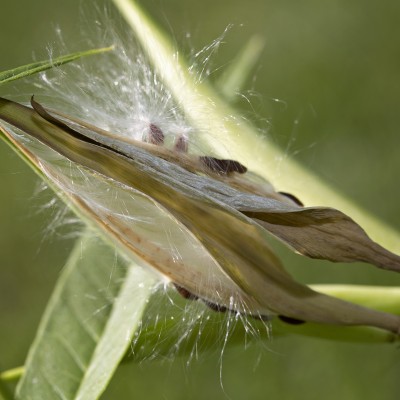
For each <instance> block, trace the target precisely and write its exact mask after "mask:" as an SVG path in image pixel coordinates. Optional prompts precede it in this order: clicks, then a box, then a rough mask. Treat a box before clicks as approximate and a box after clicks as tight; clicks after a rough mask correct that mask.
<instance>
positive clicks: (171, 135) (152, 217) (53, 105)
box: [18, 13, 270, 362]
mask: <svg viewBox="0 0 400 400" xmlns="http://www.w3.org/2000/svg"><path fill="white" fill-rule="evenodd" d="M109 16H110V15H109V13H108V14H107V18H108V17H109ZM119 24H121V22H120V21H119V22H117V25H119ZM120 30H121V29H120V28H119V29H118V32H117V30H116V29H114V28H111V27H110V22H109V21H108V20H107V22H104V20H100V19H99V20H96V21H94V29H93V32H91V33H90V36H89V37H88V39H87V45H86V47H87V48H91V47H101V46H104V45H110V44H113V45H114V50H113V51H112V52H110V53H106V54H103V55H101V56H98V57H94V58H87V59H84V60H80V61H79V60H78V61H77V62H74V63H71V64H69V65H66V66H64V67H61V68H55V69H53V70H50V71H46V72H44V73H41V74H40V78H39V80H35V82H34V93H35V95H36V98H38V99H40V102H41V103H43V105H45V106H46V107H47V108H49V109H55V110H60V111H62V112H63V113H65V114H69V115H71V116H73V117H76V118H78V119H81V120H83V121H86V122H88V123H90V124H93V125H95V126H97V127H99V128H101V129H104V130H106V131H110V132H113V133H117V134H118V135H121V137H126V138H128V139H135V140H140V141H143V142H146V143H149V144H152V145H156V146H160V147H165V148H168V149H171V150H174V151H175V152H176V153H177V154H182V155H186V154H191V153H192V152H194V153H195V154H201V149H200V148H199V147H198V145H197V141H196V140H195V139H194V136H195V135H197V134H201V132H199V130H198V129H194V128H193V127H192V126H191V125H190V123H188V121H187V120H186V118H185V116H184V114H183V113H182V112H181V110H180V107H179V104H178V103H177V102H176V101H175V100H174V99H173V97H172V95H171V93H170V92H169V91H168V89H167V88H166V87H165V86H164V85H163V83H162V81H161V79H160V78H159V76H158V75H157V74H156V73H155V72H154V70H153V69H152V68H151V66H150V64H149V62H148V60H147V59H146V56H145V55H144V54H143V52H142V51H141V49H140V46H138V45H137V43H135V41H134V39H132V38H130V37H127V35H121V34H120ZM58 34H59V41H60V50H58V51H57V53H58V52H59V53H60V54H62V53H68V52H71V51H72V50H75V49H69V48H68V46H67V45H66V44H65V43H64V41H63V40H62V37H61V33H60V30H58ZM222 39H223V36H221V37H220V38H218V40H216V41H214V42H213V43H212V44H211V45H210V46H207V47H206V48H205V49H203V50H202V51H200V52H198V53H197V56H199V57H200V56H201V57H202V59H203V60H204V61H201V62H202V63H203V64H202V65H203V68H201V72H200V75H199V76H198V78H197V79H198V80H199V81H201V80H203V79H205V75H207V74H208V73H209V72H207V65H208V63H209V55H211V54H212V53H213V52H214V51H215V50H216V49H217V48H218V46H219V45H220V44H221V42H222ZM51 54H53V55H56V54H55V51H52V53H51ZM190 70H191V73H192V74H194V73H195V69H194V68H193V67H191V68H190ZM18 137H19V140H21V141H23V142H24V144H25V145H27V146H28V147H29V148H30V149H31V150H32V152H33V153H34V154H36V155H37V156H38V158H39V159H40V164H41V168H42V170H43V172H44V173H45V174H46V175H47V176H49V177H51V179H52V180H53V181H54V182H55V183H56V185H57V186H58V188H59V190H60V191H65V192H67V193H69V194H72V195H74V196H76V197H79V198H81V199H84V201H85V202H87V204H90V207H91V209H92V210H93V211H94V212H96V213H97V215H99V219H103V220H107V219H108V220H109V219H110V218H119V219H121V220H124V221H125V222H126V223H130V224H134V226H135V229H136V232H138V236H140V235H142V236H143V237H144V238H146V239H148V238H151V242H152V243H153V245H154V246H155V247H154V248H155V249H157V248H159V249H162V250H163V251H164V252H166V253H169V254H171V257H172V259H174V260H175V262H180V261H182V260H184V259H185V260H190V263H191V265H192V266H193V269H194V270H196V269H200V268H201V269H203V270H204V269H205V270H207V271H209V281H206V282H199V285H200V286H201V285H205V286H208V285H210V284H211V282H219V281H221V282H222V281H223V280H224V279H225V275H224V273H223V272H222V271H220V269H219V268H218V267H216V264H215V261H214V260H213V259H212V257H211V256H210V255H209V254H208V253H206V252H205V251H204V249H203V247H202V246H201V245H200V244H199V243H198V242H197V240H195V239H194V238H193V237H191V236H190V235H189V236H188V235H187V231H186V230H184V229H182V227H181V226H179V225H176V224H174V221H173V220H171V218H170V216H169V215H167V214H166V213H165V211H164V210H162V209H160V208H159V207H157V206H154V204H151V203H150V202H149V201H148V199H146V198H145V196H143V194H141V193H140V192H138V191H136V190H134V189H132V188H129V189H128V188H126V187H121V185H120V184H117V183H116V182H113V181H112V180H109V179H104V178H101V179H92V177H91V176H90V175H88V172H87V170H86V169H85V168H83V167H81V166H79V165H76V164H73V163H71V162H70V161H68V160H66V159H65V158H63V157H62V156H60V155H59V154H57V153H56V152H55V151H52V150H50V149H49V148H47V147H46V146H44V145H42V144H40V143H38V142H37V141H35V140H32V139H31V138H28V137H27V136H24V135H19V136H18ZM193 142H196V144H194V143H193ZM199 160H200V163H202V164H203V165H204V167H205V168H208V169H210V170H211V171H213V172H216V173H217V174H224V173H231V172H234V173H244V172H246V168H245V166H243V165H242V164H240V163H238V162H237V161H235V160H219V159H216V158H215V157H212V156H209V155H207V154H204V153H203V155H201V156H199ZM57 223H59V222H57ZM142 264H146V262H143V261H142ZM111 268H112V266H110V269H111ZM219 274H220V276H219ZM216 287H218V283H217V284H216ZM234 287H235V285H233V286H232V288H234ZM156 291H157V293H158V294H156V295H155V296H154V298H153V299H152V301H151V304H150V306H149V310H148V312H146V314H145V316H144V319H143V321H142V324H141V328H140V330H139V331H138V332H137V333H136V334H135V338H134V340H133V342H132V354H133V356H134V357H136V358H138V359H149V358H150V359H152V358H158V357H160V356H161V357H167V358H171V356H174V355H176V354H181V353H184V354H186V355H189V357H188V361H189V362H190V361H191V360H193V359H196V358H197V357H198V356H199V354H200V353H201V348H199V346H200V344H201V343H202V337H203V336H204V335H205V336H206V337H207V335H208V333H207V329H209V328H210V326H211V327H212V329H213V330H215V329H216V324H217V323H216V322H215V321H217V322H218V325H217V326H218V328H217V330H218V332H219V333H218V334H217V335H216V337H217V338H218V340H216V342H215V343H216V346H215V348H217V349H219V351H221V349H224V348H225V346H226V344H227V343H228V342H229V337H230V335H231V333H232V332H233V331H234V330H235V329H242V330H244V333H245V334H244V337H245V341H246V342H247V341H250V339H253V338H259V337H260V336H262V337H268V336H269V333H270V332H269V323H268V321H267V317H266V316H265V315H254V316H253V315H250V313H249V312H246V311H247V305H246V303H242V304H238V302H239V301H240V302H241V300H239V298H238V297H236V296H235V293H234V292H232V296H231V300H230V306H229V307H225V306H220V305H219V304H218V302H217V301H209V300H207V299H202V298H199V297H198V296H195V295H193V294H192V293H191V292H190V291H188V290H187V289H186V288H184V287H179V286H177V285H175V284H174V282H173V281H171V280H170V279H168V278H166V277H165V276H162V275H159V280H158V284H157V287H156ZM216 298H218V294H217V295H216ZM132 307H134V305H132ZM236 310H241V311H240V312H239V311H236ZM160 321H162V323H161V324H160ZM171 321H173V323H174V328H173V332H174V335H173V338H174V342H173V343H172V344H171V346H170V348H169V350H168V351H167V352H166V351H165V348H164V346H161V345H160V349H161V350H160V349H159V348H158V347H157V346H153V348H152V349H149V348H148V347H146V343H143V342H141V340H142V338H143V337H144V338H145V337H146V332H147V331H149V332H151V331H152V329H153V327H154V326H157V327H158V328H160V327H161V331H160V332H159V334H160V341H163V340H165V339H163V338H162V335H163V334H166V335H168V334H171V333H168V332H170V324H171ZM238 325H239V326H240V327H239V328H238ZM152 345H154V342H153V343H152ZM185 346H186V347H187V346H190V349H189V350H188V349H187V348H186V349H184V350H182V347H185Z"/></svg>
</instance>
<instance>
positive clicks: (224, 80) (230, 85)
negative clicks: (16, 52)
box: [217, 35, 265, 102]
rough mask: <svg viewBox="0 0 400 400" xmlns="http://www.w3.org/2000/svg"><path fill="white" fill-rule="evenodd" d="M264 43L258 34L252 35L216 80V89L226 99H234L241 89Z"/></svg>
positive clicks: (230, 100)
mask: <svg viewBox="0 0 400 400" xmlns="http://www.w3.org/2000/svg"><path fill="white" fill-rule="evenodd" d="M264 44H265V43H264V39H263V38H262V37H261V36H260V35H254V36H252V37H251V38H250V39H249V41H248V42H247V43H246V45H245V46H244V47H243V49H241V50H240V52H239V54H238V55H237V56H236V57H235V59H234V60H233V61H232V63H231V64H230V65H229V67H228V68H227V69H226V70H225V72H224V74H223V75H222V77H221V79H220V80H219V81H218V82H217V87H218V89H219V90H220V91H221V94H222V96H224V98H225V99H226V100H227V101H229V102H232V101H233V100H235V98H236V97H237V95H238V94H239V92H240V90H242V88H243V86H244V84H245V82H246V81H247V80H248V79H249V76H250V74H251V73H252V72H253V69H254V67H255V65H256V63H257V61H258V60H259V58H260V55H261V52H262V50H263V48H264Z"/></svg>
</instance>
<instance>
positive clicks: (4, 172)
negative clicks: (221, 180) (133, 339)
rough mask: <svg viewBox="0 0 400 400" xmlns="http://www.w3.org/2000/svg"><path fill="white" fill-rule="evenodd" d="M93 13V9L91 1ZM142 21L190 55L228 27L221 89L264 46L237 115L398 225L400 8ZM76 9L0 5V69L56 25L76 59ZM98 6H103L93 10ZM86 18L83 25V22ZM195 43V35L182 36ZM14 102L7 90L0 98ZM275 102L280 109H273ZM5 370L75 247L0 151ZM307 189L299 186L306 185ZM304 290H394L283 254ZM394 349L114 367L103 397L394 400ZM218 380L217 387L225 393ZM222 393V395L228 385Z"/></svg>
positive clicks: (44, 39) (233, 354) (199, 14)
mask: <svg viewBox="0 0 400 400" xmlns="http://www.w3.org/2000/svg"><path fill="white" fill-rule="evenodd" d="M96 3H97V4H100V3H101V2H96ZM143 4H144V5H145V8H146V9H147V10H148V12H149V13H150V14H151V15H152V16H154V18H155V19H156V20H157V21H158V22H159V23H160V25H161V26H163V27H164V29H165V30H166V31H167V32H169V33H170V34H171V35H172V36H173V37H174V40H175V41H176V42H177V44H179V46H180V47H181V48H183V49H184V51H186V53H187V54H190V52H191V51H195V50H199V49H201V48H202V47H203V46H205V45H206V44H208V43H210V42H211V41H212V40H214V39H215V38H216V37H218V36H219V35H220V34H221V33H222V31H223V30H224V29H225V27H226V26H227V25H228V24H234V25H233V28H232V29H231V30H230V32H229V33H228V35H227V36H226V38H225V40H224V44H223V46H222V47H221V48H220V50H219V52H218V54H217V55H216V56H215V57H214V58H213V61H212V65H211V69H212V70H214V71H215V72H214V73H213V74H212V75H211V77H210V79H211V80H217V79H218V77H219V76H220V75H221V73H222V72H223V70H224V68H226V67H227V65H229V63H230V62H231V61H232V60H233V58H234V57H235V54H236V53H237V52H238V50H239V49H241V47H242V46H243V45H244V44H245V43H246V41H247V40H248V39H249V38H250V37H251V36H252V35H253V34H259V35H261V36H262V37H263V38H264V39H265V42H266V44H265V49H264V52H263V54H262V56H261V58H260V60H259V63H258V65H257V67H256V69H255V72H254V74H253V75H252V76H251V79H249V81H248V82H247V84H246V87H245V90H244V94H246V96H247V97H248V98H250V104H249V103H248V102H247V101H243V100H242V101H239V102H238V107H240V108H241V109H242V112H243V113H244V114H245V115H246V116H247V117H248V118H249V119H250V120H252V121H254V123H255V124H256V125H257V126H259V127H260V128H261V129H263V130H264V131H267V132H268V135H269V136H270V138H271V139H272V140H273V141H275V142H277V143H279V144H280V145H281V146H282V147H283V148H285V149H286V152H287V155H288V156H293V157H295V158H297V159H298V160H300V161H301V162H302V163H303V164H305V165H306V166H308V167H309V168H310V169H312V170H314V171H315V172H316V173H317V174H319V175H320V176H322V177H323V178H324V179H325V180H326V181H327V182H329V183H331V184H332V185H334V186H335V187H337V188H338V190H339V191H342V192H343V193H345V194H346V195H347V196H348V197H350V198H351V199H354V200H355V201H356V202H357V203H359V204H360V205H361V206H362V207H365V208H366V209H368V210H370V211H371V212H372V213H374V214H376V215H377V216H378V217H380V218H381V219H383V220H384V221H387V222H388V223H390V224H391V225H393V226H394V227H397V228H398V229H400V212H399V209H400V206H399V200H400V190H399V185H398V183H399V178H398V173H399V170H400V157H399V155H398V151H399V145H400V136H399V120H400V112H399V99H400V24H399V21H400V2H398V1H395V0H393V1H389V0H384V1H381V2H378V1H361V0H353V1H344V0H341V1H339V0H334V1H330V2H320V1H317V0H305V1H301V2H298V1H294V0H293V1H289V0H288V1H280V2H278V1H272V0H254V1H249V2H244V1H243V0H241V1H239V0H229V1H228V0H220V1H218V2H216V1H215V0H214V1H210V0H203V1H202V2H199V1H194V0H186V1H182V0H181V1H178V0H168V1H162V0H151V1H146V2H143ZM80 5H81V2H80V1H78V0H69V1H68V2H66V1H60V0H52V1H50V0H36V1H35V2H32V1H29V0H19V1H15V0H2V1H1V6H2V7H1V9H2V11H1V13H0V26H1V33H2V34H1V35H0V51H1V53H0V54H1V58H0V70H5V69H8V68H11V67H14V66H18V65H21V64H24V63H28V62H30V61H32V55H33V54H35V55H36V56H37V58H39V59H41V58H45V57H46V54H47V51H46V46H48V45H51V46H54V47H55V48H57V41H58V38H57V37H56V35H55V27H56V26H60V27H61V30H62V32H63V38H64V40H65V42H66V43H67V44H68V43H74V45H73V46H71V47H73V48H74V49H78V48H82V49H84V48H86V46H85V43H84V40H83V39H82V37H81V36H80V35H79V25H80V22H79V21H80V16H81V12H80ZM100 7H101V6H100ZM86 17H88V18H89V19H90V16H88V15H86ZM188 34H190V38H189V35H188ZM13 93H14V87H13V85H8V86H4V87H2V88H1V93H0V94H1V95H2V96H5V97H7V95H12V94H13ZM277 99H278V100H279V101H277ZM0 183H1V196H0V263H1V264H0V338H1V340H0V369H1V370H4V369H8V368H11V367H14V366H18V365H21V364H22V363H23V362H24V358H25V356H26V353H27V350H28V348H29V345H30V342H31V341H32V339H33V336H34V333H35V329H36V327H37V324H38V322H39V319H40V316H41V313H42V312H43V309H44V307H45V305H46V302H47V300H48V298H49V295H50V293H51V291H52V288H53V286H54V283H55V281H56V280H57V277H58V274H59V273H60V270H61V269H62V266H63V262H64V260H65V258H66V257H67V255H68V253H69V250H70V248H71V246H72V244H73V241H72V239H68V238H66V237H65V236H64V235H63V234H62V232H60V234H55V235H51V234H48V235H45V234H44V232H45V231H46V228H47V227H48V225H49V224H51V222H52V221H53V220H54V218H55V216H56V214H57V211H58V208H57V207H51V208H49V209H48V210H46V211H42V210H41V206H42V205H43V204H44V203H45V202H46V199H47V200H48V198H43V196H42V195H37V196H36V195H35V189H36V188H37V187H38V181H37V179H36V178H35V176H34V174H33V173H32V172H31V171H30V170H29V169H28V168H27V167H26V166H25V165H24V164H23V163H22V162H21V161H20V160H19V158H18V157H17V156H16V155H15V154H13V152H12V151H11V150H10V149H9V148H8V147H6V146H5V145H4V143H0ZM305 190H306V188H305ZM282 257H283V258H284V262H285V264H286V265H287V266H288V268H290V270H291V271H293V273H295V275H296V276H297V277H298V278H299V279H301V280H302V281H304V282H313V283H314V282H338V283H341V282H348V283H360V284H362V283H364V284H382V285H385V284H387V285H399V284H400V279H399V277H398V276H396V275H395V274H393V273H389V272H388V273H384V272H377V271H375V270H374V269H373V268H372V267H369V266H366V265H361V264H357V265H355V264H354V265H344V264H343V265H342V264H341V265H331V264H329V263H325V262H320V261H309V260H303V259H301V258H300V257H297V256H295V255H291V254H288V253H284V254H282ZM399 360H400V354H399V350H398V346H395V345H361V344H343V343H333V342H326V341H323V340H318V339H307V338H303V337H291V338H285V339H276V340H274V339H272V340H271V342H269V343H266V344H265V348H264V349H263V350H262V351H260V347H259V346H250V347H249V348H247V349H245V347H244V346H243V347H237V348H233V349H232V348H228V349H226V350H225V352H224V354H223V356H222V357H221V354H220V353H219V352H218V353H217V354H205V355H203V356H202V357H201V359H200V360H199V361H193V362H192V363H191V364H190V365H189V366H187V365H186V359H184V358H176V359H175V360H173V361H171V362H169V361H168V362H167V361H164V362H143V363H140V364H127V365H124V366H122V367H121V368H120V369H119V371H118V373H117V375H116V376H115V378H114V379H113V381H112V383H111V385H110V387H109V389H108V390H107V392H106V393H105V395H104V396H103V398H104V399H122V400H124V399H131V398H132V399H133V398H146V399H203V398H206V397H208V398H211V399H213V398H220V397H221V398H230V399H320V398H324V399H326V400H329V399H337V398H341V399H371V400H372V399H398V397H399V393H400V379H399V376H400V361H399ZM221 383H222V384H221ZM222 386H223V387H222Z"/></svg>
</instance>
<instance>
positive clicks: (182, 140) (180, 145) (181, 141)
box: [174, 136, 189, 153]
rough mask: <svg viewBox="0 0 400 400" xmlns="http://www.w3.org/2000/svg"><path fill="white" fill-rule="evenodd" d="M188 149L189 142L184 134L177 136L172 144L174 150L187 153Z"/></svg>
mask: <svg viewBox="0 0 400 400" xmlns="http://www.w3.org/2000/svg"><path fill="white" fill-rule="evenodd" d="M188 149H189V144H188V141H187V138H186V137H185V136H179V137H178V138H177V139H176V141H175V145H174V150H175V151H178V152H180V153H187V152H188Z"/></svg>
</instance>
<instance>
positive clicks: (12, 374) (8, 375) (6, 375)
mask: <svg viewBox="0 0 400 400" xmlns="http://www.w3.org/2000/svg"><path fill="white" fill-rule="evenodd" d="M24 371H25V367H24V366H21V367H16V368H12V369H8V370H7V371H4V372H1V373H0V380H1V381H17V380H18V379H19V378H21V376H22V375H23V373H24Z"/></svg>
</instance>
